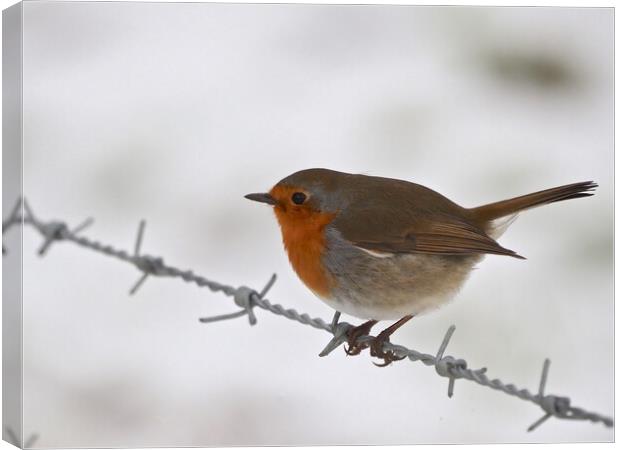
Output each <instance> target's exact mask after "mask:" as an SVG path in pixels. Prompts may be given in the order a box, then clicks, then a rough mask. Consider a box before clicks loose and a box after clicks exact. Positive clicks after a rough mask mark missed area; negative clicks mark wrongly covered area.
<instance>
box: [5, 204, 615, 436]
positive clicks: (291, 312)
mask: <svg viewBox="0 0 620 450" xmlns="http://www.w3.org/2000/svg"><path fill="white" fill-rule="evenodd" d="M22 205H23V207H24V211H25V214H24V215H23V216H21V215H20V214H19V211H20V210H21V206H22ZM22 222H23V223H24V224H26V225H30V226H32V227H33V228H34V229H36V230H37V231H38V232H39V233H40V234H41V236H42V237H43V239H44V241H43V244H42V246H41V248H40V250H39V253H40V254H41V255H44V254H45V253H46V251H47V250H48V249H49V247H50V245H51V244H52V243H53V242H56V241H70V242H73V243H74V244H76V245H79V246H81V247H84V248H87V249H90V250H93V251H96V252H99V253H101V254H104V255H107V256H110V257H113V258H116V259H119V260H121V261H125V262H128V263H130V264H132V265H134V266H135V267H136V268H138V270H140V271H141V272H142V276H141V277H140V279H138V281H137V282H136V283H135V284H134V286H133V287H132V289H131V290H130V294H134V293H135V292H136V291H137V289H138V288H139V287H140V286H141V285H142V284H143V283H144V281H145V280H146V278H147V277H148V276H149V275H153V276H167V277H176V278H180V279H181V280H183V281H185V282H187V283H194V284H196V285H197V286H199V287H206V288H208V289H209V290H211V291H212V292H221V293H223V294H224V295H226V296H229V297H232V298H233V300H234V302H235V304H236V305H237V306H239V307H240V308H241V310H239V311H237V312H233V313H230V314H224V315H220V316H214V317H203V318H200V319H199V320H200V322H202V323H211V322H217V321H221V320H227V319H233V318H237V317H241V316H244V315H247V316H248V320H249V322H250V325H255V324H256V322H257V320H256V315H255V313H254V308H256V307H258V308H261V309H264V310H266V311H269V312H271V313H273V314H276V315H280V316H283V317H286V318H287V319H290V320H293V321H296V322H299V323H301V324H304V325H308V326H311V327H313V328H316V329H319V330H324V331H327V332H328V333H330V334H331V336H332V338H331V340H330V341H329V342H328V343H327V345H326V346H325V348H324V349H323V350H322V351H321V353H320V354H319V356H327V355H328V354H330V353H331V352H332V351H333V350H334V349H336V348H337V347H339V346H340V345H342V344H343V343H344V342H346V340H347V332H348V331H349V330H350V329H351V328H353V325H351V324H350V323H347V322H340V313H339V312H336V313H335V314H334V317H333V319H332V321H331V322H330V323H326V322H325V321H324V320H323V319H320V318H312V317H310V316H309V315H308V314H300V313H299V312H297V311H296V310H295V309H290V308H289V309H286V308H284V307H283V306H282V305H279V304H272V303H271V302H270V301H269V300H268V299H266V298H265V295H266V294H267V292H268V291H269V289H271V287H272V286H273V284H274V283H275V281H276V276H275V274H274V275H273V276H272V277H271V278H270V280H269V281H268V282H267V284H266V285H265V287H264V288H263V289H262V290H261V291H260V292H257V291H255V290H254V289H251V288H249V287H247V286H240V287H237V288H235V287H233V286H229V285H225V284H220V283H218V282H215V281H212V280H209V279H207V278H205V277H203V276H200V275H197V274H195V273H194V272H192V271H191V270H182V269H178V268H176V267H173V266H169V265H166V264H165V263H164V260H163V259H162V258H160V257H154V256H149V255H142V254H141V246H142V240H143V238H144V229H145V226H146V222H145V221H144V220H142V221H141V222H140V224H139V226H138V234H137V237H136V242H135V245H134V251H133V254H129V253H128V252H126V251H125V250H118V249H116V248H114V247H112V246H110V245H103V244H101V243H100V242H98V241H95V240H92V239H89V238H86V237H83V236H79V235H78V233H79V232H81V231H83V230H84V228H86V227H87V226H89V225H90V224H91V223H92V219H87V220H86V221H85V222H83V223H82V224H80V225H78V226H77V227H75V228H73V229H69V227H68V226H67V225H66V224H65V223H64V222H59V221H50V222H43V221H40V220H39V219H37V218H36V216H35V215H34V214H33V212H32V209H31V208H30V206H29V205H28V203H27V202H26V201H25V200H23V201H21V200H20V201H18V203H17V204H16V206H15V207H14V209H13V211H12V213H11V214H10V215H9V217H8V218H7V219H6V220H4V221H3V222H2V232H3V234H4V232H5V231H7V230H8V229H9V228H11V227H12V226H15V225H18V224H21V223H22ZM455 329H456V328H455V326H454V325H452V326H451V327H450V328H448V330H447V332H446V334H445V335H444V338H443V340H442V342H441V345H440V346H439V349H438V351H437V353H436V354H435V355H431V354H426V353H422V352H418V351H417V350H412V349H409V348H407V347H404V346H402V345H396V344H393V343H391V342H389V341H388V342H385V343H384V344H383V350H384V351H386V352H388V351H391V352H393V353H394V354H395V355H396V356H402V357H404V358H407V359H409V360H410V361H420V362H421V363H423V364H424V365H426V366H433V367H434V368H435V371H436V372H437V374H438V375H440V376H442V377H445V378H448V396H449V397H452V395H453V394H454V383H455V380H457V379H464V380H469V381H473V382H475V383H477V384H479V385H481V386H485V387H488V388H491V389H494V390H497V391H501V392H504V393H505V394H508V395H511V396H514V397H517V398H520V399H522V400H526V401H529V402H532V403H534V404H536V405H538V406H539V407H540V408H541V409H542V410H543V411H544V415H543V416H542V417H541V418H540V419H539V420H537V421H536V422H534V424H532V425H531V426H530V427H529V428H528V431H533V430H534V429H536V428H537V427H538V426H540V425H541V424H542V423H544V422H545V421H547V420H548V419H549V418H550V417H552V416H553V417H556V418H559V419H571V420H587V421H590V422H594V423H596V422H600V423H602V424H603V425H605V426H607V427H612V426H613V425H614V421H613V419H612V418H610V417H606V416H603V415H600V414H597V413H592V412H588V411H585V410H583V409H581V408H577V407H575V406H571V404H570V399H569V398H568V397H560V396H555V395H549V394H545V388H546V383H547V377H548V373H549V365H550V361H549V360H548V359H546V360H545V362H544V365H543V372H542V376H541V379H540V383H539V388H538V393H537V394H532V393H531V392H530V391H529V390H527V389H517V388H516V387H515V386H514V385H513V384H505V383H503V382H502V381H501V380H499V379H497V378H495V379H489V378H488V377H487V375H486V370H487V369H486V368H482V369H476V370H472V369H469V368H468V366H467V362H466V361H465V360H464V359H461V358H454V357H452V356H444V353H445V351H446V348H447V347H448V343H449V342H450V339H451V337H452V335H453V333H454V331H455ZM370 339H373V337H372V336H361V337H359V338H358V341H359V342H365V341H368V340H370Z"/></svg>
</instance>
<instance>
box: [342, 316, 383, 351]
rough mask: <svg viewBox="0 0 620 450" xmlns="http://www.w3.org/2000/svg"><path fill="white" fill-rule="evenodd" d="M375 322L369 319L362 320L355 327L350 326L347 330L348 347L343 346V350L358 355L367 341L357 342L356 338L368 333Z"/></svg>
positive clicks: (365, 346)
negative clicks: (361, 322) (362, 321)
mask: <svg viewBox="0 0 620 450" xmlns="http://www.w3.org/2000/svg"><path fill="white" fill-rule="evenodd" d="M376 323H377V321H376V320H369V321H368V322H364V323H363V324H361V325H359V326H357V327H355V328H351V329H350V330H349V331H348V332H347V344H348V347H347V346H345V347H344V351H345V353H346V354H347V355H351V356H352V355H359V354H360V353H361V351H362V350H364V349H365V348H367V347H368V345H369V344H368V342H359V341H358V339H359V338H360V337H362V336H366V335H368V333H370V330H371V329H372V327H373V326H374V325H375V324H376Z"/></svg>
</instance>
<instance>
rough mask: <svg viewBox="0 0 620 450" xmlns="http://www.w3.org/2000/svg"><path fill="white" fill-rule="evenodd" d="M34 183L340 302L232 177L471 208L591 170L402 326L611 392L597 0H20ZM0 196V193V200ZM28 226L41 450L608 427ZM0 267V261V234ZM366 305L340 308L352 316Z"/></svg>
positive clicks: (505, 434)
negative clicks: (366, 348)
mask: <svg viewBox="0 0 620 450" xmlns="http://www.w3.org/2000/svg"><path fill="white" fill-rule="evenodd" d="M24 30H25V35H24V49H23V51H24V75H23V82H24V149H25V167H24V170H25V174H24V180H25V193H26V195H27V197H28V199H29V200H30V203H31V205H32V206H33V208H34V210H35V212H37V213H38V214H39V216H40V217H41V218H44V219H53V218H59V219H63V220H67V221H68V222H69V223H70V224H77V223H79V222H81V221H82V220H83V219H84V218H85V217H87V216H93V217H95V218H96V223H95V225H94V226H93V227H92V228H90V229H89V230H88V231H87V232H85V234H86V235H87V236H92V237H94V238H97V239H100V240H102V241H103V242H105V243H110V244H114V245H115V246H118V247H121V248H125V249H128V250H129V249H131V248H133V240H134V237H135V232H136V228H137V224H138V221H139V220H140V219H142V218H144V219H146V220H147V229H146V235H145V240H144V244H143V249H144V251H145V252H146V253H150V254H154V255H161V256H164V258H165V260H166V261H167V262H168V263H170V264H173V265H176V266H179V267H182V268H191V269H193V270H195V271H196V272H197V273H199V274H202V275H205V276H207V277H209V278H211V279H214V280H217V281H221V282H224V283H227V284H232V285H248V286H252V287H255V288H257V289H260V288H261V287H262V286H263V285H264V283H265V282H266V281H267V279H268V278H269V276H270V275H271V274H272V273H273V272H276V273H278V275H279V279H278V282H277V283H276V285H275V286H274V288H273V289H272V291H271V292H270V295H269V298H270V299H271V300H272V301H274V302H278V303H282V304H283V305H285V306H286V307H294V308H296V309H298V310H300V311H302V312H307V313H309V314H310V315H311V316H319V317H323V318H324V319H326V320H329V319H330V318H331V316H332V310H330V309H329V308H328V307H327V306H325V305H324V304H322V303H321V302H320V301H318V300H317V299H316V298H314V297H313V295H312V294H311V293H310V292H309V291H308V290H307V289H306V288H305V287H304V286H303V285H302V284H301V282H300V281H299V280H298V279H297V277H296V276H295V274H294V273H293V271H292V270H291V268H290V267H289V264H288V261H287V259H286V256H285V253H284V250H283V248H282V245H281V239H280V234H279V230H278V228H277V225H276V222H275V218H274V217H273V215H272V214H271V213H270V212H269V210H268V209H267V208H265V207H263V205H259V204H256V203H251V202H249V201H247V200H245V199H244V198H243V195H244V194H246V193H248V192H256V191H264V190H267V189H268V188H270V187H271V186H272V185H273V184H274V183H275V182H277V181H278V180H279V179H281V178H282V177H284V176H286V175H288V174H289V173H291V172H294V171H296V170H299V169H303V168H309V167H328V168H332V169H336V170H342V171H347V172H359V173H369V174H374V175H381V176H388V177H395V178H402V179H407V180H411V181H415V182H418V183H421V184H424V185H427V186H429V187H431V188H433V189H436V190H438V191H439V192H441V193H443V194H444V195H446V196H448V197H449V198H451V199H453V200H454V201H456V202H457V203H460V204H462V205H463V206H476V205H478V204H483V203H486V202H490V201H495V200H500V199H503V198H505V197H511V196H515V195H520V194H525V193H528V192H531V191H536V190H539V189H543V188H548V187H553V186H556V185H561V184H566V183H570V182H575V181H582V180H595V181H597V182H598V183H599V184H600V188H599V189H598V191H597V195H596V196H594V197H592V198H589V199H583V200H576V201H570V202H566V203H559V204H554V205H550V206H546V207H544V208H541V209H537V210H534V211H529V212H527V213H524V214H522V215H521V216H520V218H519V219H518V220H517V222H515V224H514V225H513V226H512V228H511V229H510V230H509V231H508V232H507V233H506V234H505V235H504V237H502V239H501V243H502V244H503V245H504V246H506V247H508V248H511V249H514V250H516V251H518V252H519V253H520V254H522V255H524V256H526V257H527V258H528V259H527V260H526V261H519V260H516V259H512V258H502V257H494V256H491V257H487V258H486V259H485V260H484V261H483V262H482V263H481V264H480V268H479V270H476V271H475V272H474V273H473V275H472V277H471V279H470V281H469V283H468V284H467V285H466V287H465V288H464V289H463V290H462V291H461V293H460V295H459V296H458V297H457V299H456V300H455V301H454V302H453V303H452V304H450V305H447V306H446V307H444V308H443V309H441V310H439V311H438V312H436V313H434V314H430V315H428V316H423V317H420V318H418V319H416V320H414V321H412V322H411V323H410V324H408V325H407V326H406V327H404V328H403V329H402V330H400V331H399V332H398V333H397V334H396V335H395V336H394V338H393V340H394V342H397V343H402V344H404V345H407V346H408V347H411V348H415V349H417V350H420V351H424V352H428V353H434V352H435V351H436V349H437V348H438V345H439V343H440V341H441V339H442V337H443V334H444V332H445V330H446V329H447V328H448V326H449V325H451V324H455V325H456V326H457V330H456V333H455V335H454V337H453V339H452V342H451V343H450V346H449V348H448V353H449V354H452V355H454V356H457V357H463V358H466V359H467V360H468V362H469V363H470V366H471V367H474V368H478V367H482V366H487V367H488V368H489V372H488V374H489V376H491V377H499V378H501V379H502V380H503V381H506V382H513V383H515V384H516V385H517V386H519V387H527V388H529V389H530V390H535V389H536V388H537V385H538V380H539V376H540V370H541V367H542V362H543V360H544V358H545V357H550V358H551V359H552V365H551V372H550V376H549V382H548V388H547V390H548V392H550V393H555V394H561V395H568V396H570V397H571V398H572V400H573V404H574V405H576V406H580V407H584V408H586V409H589V410H593V411H596V412H600V413H604V414H611V413H612V412H613V314H612V313H613V290H612V289H613V285H612V238H613V236H612V200H613V169H612V160H613V128H612V127H613V78H612V74H613V45H612V37H613V11H612V10H611V9H600V8H599V9H570V8H563V9H558V8H518V9H517V8H465V7H458V8H456V7H455V8H445V7H443V8H442V7H403V6H400V7H399V6H311V5H231V4H219V5H218V4H211V5H205V4H135V3H134V4H132V3H126V4H119V3H56V2H28V3H25V5H24ZM9 206H10V205H9ZM39 245H40V239H39V237H38V236H37V235H36V234H35V233H34V232H33V231H31V230H27V231H26V232H25V233H24V270H25V274H24V298H25V300H24V389H25V391H24V408H25V409H24V432H25V434H26V436H28V435H29V433H31V432H36V433H39V435H40V438H39V440H38V441H37V443H36V445H37V446H41V447H44V446H57V447H71V446H80V447H90V446H93V447H94V446H96V447H109V446H142V447H144V446H151V445H152V446H185V445H202V446H207V445H304V444H305V445H313V444H401V443H457V442H465V443H473V442H477V443H482V442H531V441H535V442H557V441H611V440H612V439H613V430H611V429H607V428H605V427H603V426H602V425H600V424H597V425H592V424H590V423H582V422H570V421H558V420H551V421H549V422H548V423H546V424H545V425H544V426H542V427H541V428H540V429H539V430H537V431H536V432H535V433H526V432H525V430H526V428H527V427H528V426H529V425H530V424H531V423H532V422H533V421H535V420H536V419H538V418H539V417H540V416H541V415H542V411H541V410H539V409H537V408H536V407H535V406H533V405H531V404H528V403H526V402H523V401H520V400H518V399H515V398H510V397H508V396H506V395H502V394H500V393H497V392H494V391H491V390H489V389H485V388H482V387H479V386H477V385H475V384H473V383H469V382H466V381H457V383H456V393H455V396H454V397H453V398H452V399H448V397H447V396H446V390H447V380H446V379H442V378H440V377H438V376H437V375H436V374H435V373H434V371H433V370H432V369H429V368H427V367H425V366H423V365H422V364H419V363H416V364H412V363H400V364H394V365H392V366H391V367H389V368H386V369H379V368H376V367H375V366H373V365H372V364H371V360H370V358H369V356H368V355H367V353H364V355H362V356H360V357H355V358H352V357H346V356H345V354H344V352H343V351H342V349H337V350H336V351H335V352H333V353H332V354H331V355H330V356H329V357H327V358H319V357H318V356H317V355H318V353H319V352H320V350H321V349H322V348H323V346H324V345H325V344H326V343H327V341H328V340H329V335H328V334H326V333H324V332H320V331H317V330H314V329H312V328H309V327H303V326H301V325H296V324H294V323H292V322H289V321H287V320H284V319H282V318H280V317H277V316H274V315H272V314H269V313H267V312H264V311H262V310H257V316H258V324H257V326H255V327H250V326H248V322H247V319H246V318H241V319H237V320H233V321H227V322H221V323H216V324H209V325H204V324H200V323H198V317H201V316H209V315H216V314H223V313H227V312H232V311H236V307H235V306H234V304H233V302H232V301H231V300H230V299H228V298H226V297H224V296H222V295H219V294H212V293H210V292H209V291H207V290H204V289H198V288H196V287H195V286H192V285H186V284H184V283H182V282H181V281H179V280H173V279H156V278H150V279H149V280H147V282H146V283H145V285H144V286H143V287H142V289H141V290H140V291H139V293H138V294H137V295H136V296H135V297H129V296H128V295H127V292H128V290H129V288H130V287H131V286H132V284H133V283H134V282H135V280H136V279H137V278H138V277H139V273H138V271H137V270H135V268H132V267H131V266H128V265H126V264H123V263H121V262H118V261H115V260H111V259H108V258H105V257H103V256H101V255H98V254H94V253H92V252H88V251H84V250H82V249H79V248H77V247H76V246H74V245H71V244H57V245H55V246H53V247H52V248H51V250H50V252H49V254H48V255H47V256H46V257H45V258H44V259H40V258H38V257H36V256H35V253H36V249H37V248H38V246H39ZM8 258H9V259H6V260H5V263H6V262H10V261H11V259H10V258H11V255H9V256H8ZM345 320H350V321H353V322H355V321H356V319H353V318H351V317H345Z"/></svg>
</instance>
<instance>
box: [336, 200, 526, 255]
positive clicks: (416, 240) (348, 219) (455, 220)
mask: <svg viewBox="0 0 620 450" xmlns="http://www.w3.org/2000/svg"><path fill="white" fill-rule="evenodd" d="M333 225H334V227H335V228H336V229H337V230H338V231H339V232H340V233H341V235H342V237H343V238H344V239H346V240H347V241H349V242H351V243H352V244H353V245H355V246H357V247H360V248H362V249H365V250H369V251H374V252H378V253H426V254H435V255H472V254H481V253H490V254H496V255H507V256H513V257H515V258H520V259H524V258H523V257H522V256H520V255H518V254H517V253H515V252H514V251H512V250H508V249H506V248H504V247H502V246H501V245H499V244H498V243H497V242H496V241H495V240H493V239H492V238H490V237H489V236H488V235H487V234H486V233H485V232H484V231H483V230H482V229H480V228H479V227H478V226H476V225H475V224H473V223H471V222H470V221H468V220H467V219H465V218H461V217H459V216H458V215H457V214H455V213H453V212H452V211H438V210H430V211H429V210H425V211H424V213H423V214H422V213H421V212H420V211H416V212H410V213H407V212H403V211H402V210H401V211H400V212H399V213H398V214H394V213H393V209H390V208H376V207H373V208H372V210H368V209H366V210H364V209H359V210H357V211H355V210H352V211H351V210H350V211H347V214H346V215H344V216H343V217H342V218H340V217H338V218H336V220H335V221H334V222H333Z"/></svg>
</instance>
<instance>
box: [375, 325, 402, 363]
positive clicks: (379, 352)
mask: <svg viewBox="0 0 620 450" xmlns="http://www.w3.org/2000/svg"><path fill="white" fill-rule="evenodd" d="M382 334H383V332H381V333H379V335H378V336H377V337H376V338H374V339H373V340H372V342H371V343H370V355H371V356H374V357H376V358H381V359H383V363H382V364H378V363H376V362H373V364H374V365H375V366H377V367H386V366H389V365H390V364H392V363H393V362H394V361H400V360H401V359H405V357H404V356H397V355H396V354H395V353H394V352H393V351H392V350H388V351H385V350H383V345H384V344H385V343H389V342H390V337H389V335H384V336H381V335H382Z"/></svg>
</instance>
